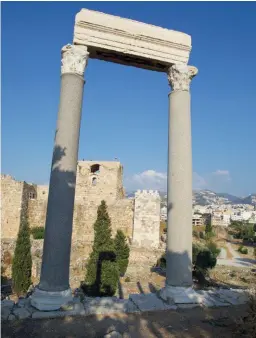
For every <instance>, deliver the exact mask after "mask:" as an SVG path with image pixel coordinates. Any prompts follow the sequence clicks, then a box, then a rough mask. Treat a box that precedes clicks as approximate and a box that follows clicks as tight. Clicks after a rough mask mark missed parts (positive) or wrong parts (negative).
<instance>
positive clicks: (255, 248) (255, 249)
mask: <svg viewBox="0 0 256 338" xmlns="http://www.w3.org/2000/svg"><path fill="white" fill-rule="evenodd" d="M253 255H254V257H255V258H256V246H255V247H254V249H253Z"/></svg>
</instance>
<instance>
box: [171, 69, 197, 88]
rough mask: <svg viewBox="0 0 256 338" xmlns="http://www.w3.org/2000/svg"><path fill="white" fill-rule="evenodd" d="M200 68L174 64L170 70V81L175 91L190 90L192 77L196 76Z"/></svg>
mask: <svg viewBox="0 0 256 338" xmlns="http://www.w3.org/2000/svg"><path fill="white" fill-rule="evenodd" d="M197 73H198V69H197V68H196V67H193V66H187V65H181V64H177V65H173V66H171V67H170V68H169V70H168V73H167V75H168V81H169V84H170V86H171V87H172V90H173V91H176V90H185V91H189V86H190V82H191V80H192V78H193V77H194V76H196V74H197Z"/></svg>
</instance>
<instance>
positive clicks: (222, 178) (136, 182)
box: [124, 169, 231, 191]
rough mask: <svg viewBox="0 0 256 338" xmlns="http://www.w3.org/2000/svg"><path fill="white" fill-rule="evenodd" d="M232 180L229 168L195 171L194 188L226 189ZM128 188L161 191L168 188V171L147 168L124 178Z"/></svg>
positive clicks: (130, 189)
mask: <svg viewBox="0 0 256 338" xmlns="http://www.w3.org/2000/svg"><path fill="white" fill-rule="evenodd" d="M229 181H231V177H230V173H229V171H228V170H219V169H218V170H216V171H214V172H212V173H208V174H205V175H199V174H198V173H197V172H193V189H197V190H198V189H210V190H216V191H220V190H221V191H222V190H223V191H225V188H226V184H227V183H228V182H229ZM124 185H125V188H126V190H128V191H132V190H137V189H147V190H149V189H152V190H159V191H166V190H167V173H165V172H157V171H155V170H152V169H150V170H146V171H143V172H141V173H138V174H134V175H133V176H131V177H127V178H125V179H124Z"/></svg>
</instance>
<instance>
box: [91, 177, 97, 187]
mask: <svg viewBox="0 0 256 338" xmlns="http://www.w3.org/2000/svg"><path fill="white" fill-rule="evenodd" d="M96 184H97V178H96V177H93V178H92V185H93V186H95V185H96Z"/></svg>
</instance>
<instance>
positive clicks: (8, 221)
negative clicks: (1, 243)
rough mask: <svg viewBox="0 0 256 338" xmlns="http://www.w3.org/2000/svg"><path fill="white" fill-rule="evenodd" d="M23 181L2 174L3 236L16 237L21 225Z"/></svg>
mask: <svg viewBox="0 0 256 338" xmlns="http://www.w3.org/2000/svg"><path fill="white" fill-rule="evenodd" d="M23 185H24V184H23V182H18V181H15V180H14V179H13V178H12V177H11V176H9V175H1V236H2V238H16V236H17V233H18V231H19V226H20V215H21V203H22V193H23Z"/></svg>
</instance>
